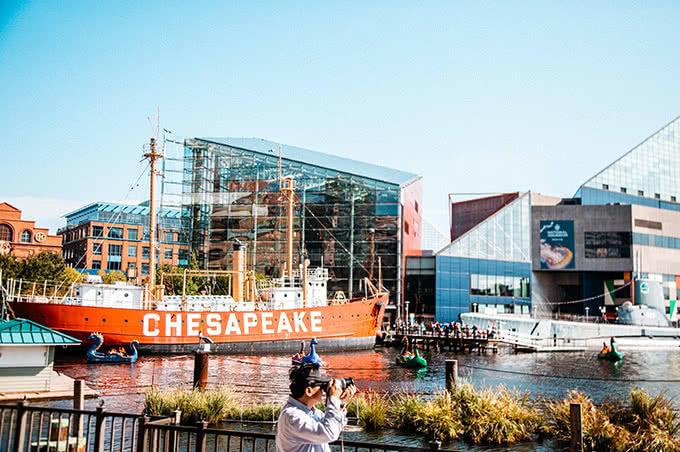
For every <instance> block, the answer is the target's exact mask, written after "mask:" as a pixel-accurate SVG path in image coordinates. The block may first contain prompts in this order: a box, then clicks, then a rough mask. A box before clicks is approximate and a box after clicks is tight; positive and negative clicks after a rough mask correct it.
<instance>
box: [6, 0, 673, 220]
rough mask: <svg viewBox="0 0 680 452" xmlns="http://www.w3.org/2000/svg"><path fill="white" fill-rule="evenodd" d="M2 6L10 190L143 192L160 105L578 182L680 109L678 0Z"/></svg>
mask: <svg viewBox="0 0 680 452" xmlns="http://www.w3.org/2000/svg"><path fill="white" fill-rule="evenodd" d="M105 3H106V2H68V1H64V2H15V1H11V0H5V1H4V2H0V135H1V136H2V137H3V139H2V142H0V155H1V156H2V166H0V193H1V194H2V196H0V198H1V199H0V200H7V201H9V202H11V203H12V204H14V205H15V206H16V207H18V208H20V209H23V210H24V216H25V217H26V218H28V219H34V220H37V221H38V226H49V227H50V228H51V230H52V231H54V230H55V229H56V227H59V226H61V225H63V224H65V223H64V222H65V220H64V219H63V218H60V215H63V214H64V213H67V212H68V211H70V210H73V209H74V208H77V207H79V206H82V205H84V204H87V203H89V202H92V201H122V200H125V199H128V200H142V199H144V198H145V197H146V196H147V195H146V192H145V191H144V190H143V189H146V182H143V183H141V184H140V185H141V186H140V187H139V188H137V189H135V190H133V191H132V192H130V191H129V188H130V186H131V184H132V183H133V182H134V181H135V180H136V179H137V176H138V175H139V174H140V172H141V171H142V170H143V164H141V163H140V162H139V160H140V158H141V151H142V145H143V144H144V143H145V142H147V141H148V138H149V136H150V135H151V127H150V125H149V122H148V120H147V117H149V116H152V117H155V115H156V109H157V107H160V111H161V123H162V124H161V125H162V126H163V127H166V128H168V129H170V130H172V131H174V132H175V133H176V134H177V135H178V136H187V137H190V136H256V137H261V138H266V139H269V140H273V141H280V142H283V143H287V144H292V145H296V146H302V147H307V148H310V149H315V150H319V151H322V152H328V153H332V154H337V155H341V156H345V157H348V158H353V159H358V160H364V161H369V162H372V163H376V164H380V165H386V166H390V167H393V168H397V169H401V170H406V171H411V172H415V173H418V174H420V175H422V176H423V177H424V190H425V194H424V203H423V204H424V213H425V216H426V217H427V218H428V219H430V220H431V221H432V222H433V223H434V224H435V225H436V226H437V227H438V228H439V229H441V230H443V231H445V230H446V229H447V226H448V219H447V194H448V193H450V192H507V191H515V190H533V191H537V192H540V193H544V194H550V195H556V196H562V197H567V196H571V195H572V194H573V193H574V191H575V190H576V189H577V188H578V186H579V185H580V184H581V183H582V182H583V181H585V180H586V179H588V178H589V177H590V176H592V175H594V174H595V173H596V172H597V171H598V170H600V169H601V168H603V167H604V166H606V165H607V164H609V163H610V162H611V161H613V160H614V159H616V158H617V157H619V156H620V155H621V154H623V153H624V152H626V151H628V150H629V149H630V148H632V147H633V146H635V145H636V144H638V143H639V142H640V141H642V140H643V139H644V138H645V137H647V136H648V135H650V134H652V133H653V132H654V131H656V130H657V129H659V128H660V127H662V126H663V125H664V124H666V123H667V122H669V121H671V120H672V119H674V118H675V117H677V116H678V115H680V89H679V86H680V85H678V67H680V62H679V61H678V59H679V58H678V57H679V55H680V52H679V51H678V46H677V44H678V42H680V28H678V26H677V18H678V17H680V14H679V13H680V3H678V2H671V1H669V2H644V3H642V2H626V1H617V2H548V1H540V2H529V1H522V2H507V1H506V2H483V1H475V2H455V1H443V2H410V1H409V2H407V1H404V2H399V1H392V2H370V3H369V2H311V1H295V2H224V1H222V2H215V3H209V2H157V3H156V2H151V1H149V2H129V3H126V2H108V3H110V4H105Z"/></svg>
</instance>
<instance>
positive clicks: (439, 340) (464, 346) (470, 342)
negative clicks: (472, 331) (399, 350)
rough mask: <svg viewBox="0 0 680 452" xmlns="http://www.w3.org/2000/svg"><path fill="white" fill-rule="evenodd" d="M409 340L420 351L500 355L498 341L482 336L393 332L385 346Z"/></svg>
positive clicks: (410, 345)
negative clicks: (405, 339)
mask: <svg viewBox="0 0 680 452" xmlns="http://www.w3.org/2000/svg"><path fill="white" fill-rule="evenodd" d="M404 336H406V337H407V338H408V343H409V347H417V348H418V349H419V350H439V351H444V350H448V351H455V352H458V353H473V352H477V353H478V354H480V355H481V354H482V353H488V352H492V353H498V344H499V343H500V341H499V340H497V339H493V338H492V339H489V338H487V337H481V336H476V337H475V336H472V335H469V336H463V335H461V336H457V337H454V336H452V335H448V336H447V335H437V334H435V333H432V332H422V333H420V332H409V333H397V332H391V333H389V335H388V337H386V338H385V342H384V343H385V345H392V346H400V345H401V341H402V338H403V337H404Z"/></svg>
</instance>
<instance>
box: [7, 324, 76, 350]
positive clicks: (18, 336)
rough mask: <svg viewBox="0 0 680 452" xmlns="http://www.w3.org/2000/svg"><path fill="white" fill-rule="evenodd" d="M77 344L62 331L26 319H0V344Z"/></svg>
mask: <svg viewBox="0 0 680 452" xmlns="http://www.w3.org/2000/svg"><path fill="white" fill-rule="evenodd" d="M9 344H13V345H78V344H80V341H79V340H78V339H75V338H72V337H71V336H68V335H66V334H64V333H60V332H58V331H55V330H53V329H50V328H47V327H46V326H43V325H40V324H38V323H35V322H33V321H31V320H26V319H14V320H0V345H9Z"/></svg>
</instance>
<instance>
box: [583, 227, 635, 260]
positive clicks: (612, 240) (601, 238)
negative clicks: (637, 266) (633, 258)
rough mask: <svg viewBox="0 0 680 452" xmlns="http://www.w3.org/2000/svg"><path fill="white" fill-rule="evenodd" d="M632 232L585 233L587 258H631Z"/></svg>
mask: <svg viewBox="0 0 680 452" xmlns="http://www.w3.org/2000/svg"><path fill="white" fill-rule="evenodd" d="M631 239H632V237H631V233H630V232H585V233H584V243H585V251H586V258H590V259H594V258H629V257H630V245H631Z"/></svg>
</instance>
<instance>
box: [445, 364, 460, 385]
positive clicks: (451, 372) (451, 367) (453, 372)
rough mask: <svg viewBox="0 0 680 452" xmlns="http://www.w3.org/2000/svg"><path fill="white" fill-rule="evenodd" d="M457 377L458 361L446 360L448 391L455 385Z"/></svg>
mask: <svg viewBox="0 0 680 452" xmlns="http://www.w3.org/2000/svg"><path fill="white" fill-rule="evenodd" d="M457 379H458V361H457V360H455V359H447V360H446V390H447V391H450V390H452V389H454V388H455V387H456V380H457Z"/></svg>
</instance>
